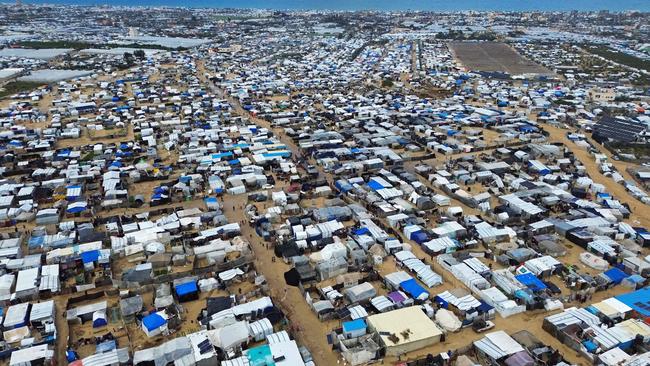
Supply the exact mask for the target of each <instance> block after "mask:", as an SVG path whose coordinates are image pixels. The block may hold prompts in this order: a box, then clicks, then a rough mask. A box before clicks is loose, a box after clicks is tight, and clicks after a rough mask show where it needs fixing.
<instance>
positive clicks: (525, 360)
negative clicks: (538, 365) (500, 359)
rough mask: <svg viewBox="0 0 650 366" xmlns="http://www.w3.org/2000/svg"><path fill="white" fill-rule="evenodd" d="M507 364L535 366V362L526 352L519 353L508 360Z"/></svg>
mask: <svg viewBox="0 0 650 366" xmlns="http://www.w3.org/2000/svg"><path fill="white" fill-rule="evenodd" d="M505 364H506V365H507V366H534V365H535V361H534V360H533V358H532V357H530V355H529V354H528V352H526V351H521V352H517V353H515V354H514V355H512V356H510V357H508V358H506V360H505Z"/></svg>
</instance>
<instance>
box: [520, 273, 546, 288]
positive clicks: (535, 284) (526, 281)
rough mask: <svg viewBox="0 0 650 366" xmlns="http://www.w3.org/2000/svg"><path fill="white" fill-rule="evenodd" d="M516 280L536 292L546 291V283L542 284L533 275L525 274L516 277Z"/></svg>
mask: <svg viewBox="0 0 650 366" xmlns="http://www.w3.org/2000/svg"><path fill="white" fill-rule="evenodd" d="M515 278H516V279H517V281H519V282H521V284H522V285H524V286H526V287H528V288H529V289H531V290H533V291H534V292H539V291H543V290H546V285H545V284H544V282H542V281H541V280H540V279H539V278H537V277H536V276H535V275H534V274H532V273H524V274H520V275H516V276H515Z"/></svg>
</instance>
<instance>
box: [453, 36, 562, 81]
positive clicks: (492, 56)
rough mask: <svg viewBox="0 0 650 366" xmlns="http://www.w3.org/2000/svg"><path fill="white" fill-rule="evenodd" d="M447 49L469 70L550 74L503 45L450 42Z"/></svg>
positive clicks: (545, 69) (495, 43)
mask: <svg viewBox="0 0 650 366" xmlns="http://www.w3.org/2000/svg"><path fill="white" fill-rule="evenodd" d="M449 49H450V51H451V53H452V55H453V56H454V58H456V60H458V62H459V63H461V64H463V65H465V66H466V67H467V68H469V69H470V70H478V71H501V72H507V73H510V74H524V73H537V74H549V75H550V74H552V72H551V71H550V70H548V69H547V68H545V67H543V66H541V65H538V64H536V63H535V62H532V61H530V60H528V59H526V58H524V57H523V56H521V55H520V54H519V53H518V52H516V51H515V50H514V49H513V48H512V47H510V46H509V45H507V44H505V43H500V42H452V43H450V44H449Z"/></svg>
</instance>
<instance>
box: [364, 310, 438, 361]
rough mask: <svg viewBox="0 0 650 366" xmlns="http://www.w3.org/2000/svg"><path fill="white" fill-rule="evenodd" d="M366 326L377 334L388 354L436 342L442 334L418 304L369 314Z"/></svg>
mask: <svg viewBox="0 0 650 366" xmlns="http://www.w3.org/2000/svg"><path fill="white" fill-rule="evenodd" d="M368 327H369V329H370V330H371V331H372V332H376V333H377V334H378V335H379V339H380V340H381V344H382V346H384V347H385V348H386V355H389V356H397V355H401V354H404V353H408V352H411V351H415V350H418V349H421V348H424V347H428V346H430V345H433V344H436V343H438V342H440V337H441V336H442V331H441V330H440V329H439V328H438V326H437V325H436V324H435V323H434V322H433V321H432V320H431V319H429V318H428V317H427V315H426V314H425V313H424V312H423V311H422V310H421V309H420V308H419V307H418V306H411V307H406V308H402V309H398V310H393V311H389V312H387V313H382V314H377V315H371V316H369V317H368Z"/></svg>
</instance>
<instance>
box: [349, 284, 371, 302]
mask: <svg viewBox="0 0 650 366" xmlns="http://www.w3.org/2000/svg"><path fill="white" fill-rule="evenodd" d="M345 295H346V296H347V297H348V299H349V300H350V302H351V303H355V302H362V301H365V300H370V298H372V297H375V296H377V290H375V288H374V287H373V286H372V284H371V283H370V282H364V283H360V284H358V285H356V286H352V287H350V288H348V289H346V290H345Z"/></svg>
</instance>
